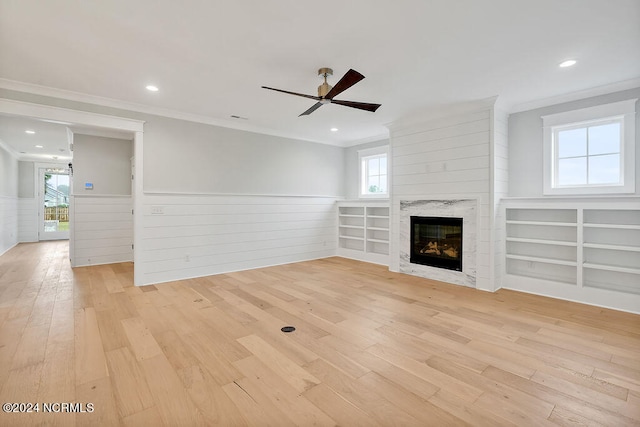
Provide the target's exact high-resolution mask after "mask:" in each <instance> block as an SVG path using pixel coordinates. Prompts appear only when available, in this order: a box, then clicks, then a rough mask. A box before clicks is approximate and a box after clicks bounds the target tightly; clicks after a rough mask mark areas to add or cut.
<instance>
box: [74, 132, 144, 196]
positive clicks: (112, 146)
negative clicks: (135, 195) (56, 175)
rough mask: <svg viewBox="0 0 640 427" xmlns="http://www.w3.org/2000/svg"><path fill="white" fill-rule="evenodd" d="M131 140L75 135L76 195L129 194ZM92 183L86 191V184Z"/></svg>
mask: <svg viewBox="0 0 640 427" xmlns="http://www.w3.org/2000/svg"><path fill="white" fill-rule="evenodd" d="M132 152H133V143H132V142H131V141H127V140H123V139H115V138H105V137H101V136H89V135H78V134H75V135H74V136H73V194H75V195H79V194H87V195H98V194H100V195H104V194H111V195H127V194H128V195H130V194H131V156H132ZM86 182H91V183H93V190H86V189H85V183H86Z"/></svg>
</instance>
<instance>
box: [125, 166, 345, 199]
mask: <svg viewBox="0 0 640 427" xmlns="http://www.w3.org/2000/svg"><path fill="white" fill-rule="evenodd" d="M136 174H139V173H138V172H136ZM144 195H145V196H223V197H304V198H309V199H314V198H317V199H336V200H343V196H331V195H322V194H320V195H313V194H253V193H213V192H212V193H194V192H188V191H180V192H177V191H145V192H144Z"/></svg>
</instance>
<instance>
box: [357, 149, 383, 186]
mask: <svg viewBox="0 0 640 427" xmlns="http://www.w3.org/2000/svg"><path fill="white" fill-rule="evenodd" d="M387 151H388V147H387V146H384V147H376V148H371V149H367V150H361V151H359V152H358V156H359V158H360V197H388V196H389V190H388V185H389V184H388V182H389V181H388V176H389V175H388V167H387Z"/></svg>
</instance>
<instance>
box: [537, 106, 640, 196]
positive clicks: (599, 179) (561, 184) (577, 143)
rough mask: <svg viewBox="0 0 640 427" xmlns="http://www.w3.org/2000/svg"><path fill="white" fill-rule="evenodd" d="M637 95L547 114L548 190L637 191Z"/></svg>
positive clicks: (563, 191)
mask: <svg viewBox="0 0 640 427" xmlns="http://www.w3.org/2000/svg"><path fill="white" fill-rule="evenodd" d="M635 101H636V100H629V101H622V102H617V103H613V104H606V105H599V106H596V107H590V108H585V109H581V110H573V111H568V112H565V113H559V114H554V115H550V116H544V117H543V118H542V119H543V124H544V156H545V159H544V160H545V164H544V166H545V176H544V178H545V179H544V193H545V194H550V195H553V194H567V195H568V194H578V195H579V194H606V193H633V192H634V191H635V172H634V166H635V148H634V146H635Z"/></svg>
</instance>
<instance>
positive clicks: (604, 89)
mask: <svg viewBox="0 0 640 427" xmlns="http://www.w3.org/2000/svg"><path fill="white" fill-rule="evenodd" d="M635 88H640V77H638V78H635V79H630V80H624V81H621V82H616V83H611V84H607V85H603V86H596V87H593V88H590V89H585V90H580V91H577V92H571V93H567V94H565V95H558V96H552V97H550V98H544V99H538V100H536V101H531V102H525V103H523V104H517V105H514V106H512V107H511V108H508V109H507V110H508V112H509V114H513V113H521V112H523V111H530V110H536V109H538V108H544V107H549V106H551V105H557V104H563V103H565V102H572V101H579V100H581V99H585V98H591V97H594V96H600V95H606V94H609V93H614V92H620V91H623V90H627V89H635Z"/></svg>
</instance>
